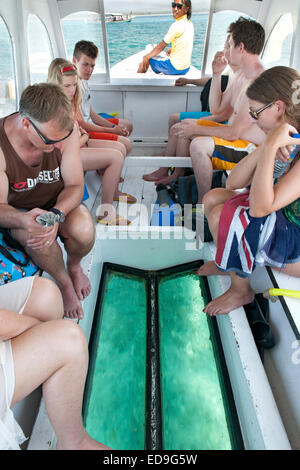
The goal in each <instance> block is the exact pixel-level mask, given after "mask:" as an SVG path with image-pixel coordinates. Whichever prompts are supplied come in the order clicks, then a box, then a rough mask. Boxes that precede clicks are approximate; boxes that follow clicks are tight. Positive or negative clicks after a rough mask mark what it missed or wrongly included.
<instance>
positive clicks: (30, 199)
mask: <svg viewBox="0 0 300 470" xmlns="http://www.w3.org/2000/svg"><path fill="white" fill-rule="evenodd" d="M6 117H8V116H6ZM6 117H4V118H2V119H0V147H1V149H2V151H3V154H4V158H5V161H6V174H7V178H8V182H9V191H8V204H10V205H11V206H13V207H15V208H17V209H28V210H30V209H34V208H35V207H39V208H40V209H45V210H48V209H50V208H51V207H53V206H54V205H55V203H56V199H57V197H58V195H59V193H60V192H61V191H62V190H63V188H64V182H63V179H62V177H61V173H60V164H61V157H62V156H61V152H60V150H59V149H57V148H55V149H54V150H53V152H50V153H46V152H45V153H43V156H42V159H41V162H40V164H39V165H38V166H34V167H31V166H28V165H26V163H24V162H23V160H22V159H21V158H20V157H19V155H18V154H17V153H16V151H15V149H14V148H13V146H12V145H11V143H10V141H9V140H8V137H7V135H6V133H5V130H4V121H5V119H6Z"/></svg>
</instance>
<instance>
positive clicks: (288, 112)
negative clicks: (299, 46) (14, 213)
mask: <svg viewBox="0 0 300 470" xmlns="http://www.w3.org/2000/svg"><path fill="white" fill-rule="evenodd" d="M299 80H300V74H299V73H298V72H297V71H296V70H293V69H291V68H289V67H273V68H271V69H269V70H266V71H265V72H263V73H262V74H261V75H260V76H259V77H258V78H257V79H256V80H255V81H254V82H253V83H252V84H251V85H250V86H249V88H248V90H247V97H248V100H249V106H250V109H249V112H250V114H251V116H252V117H253V118H254V119H255V120H256V122H257V124H258V125H259V127H260V128H261V129H262V130H263V131H264V132H265V133H266V139H265V141H264V143H263V144H262V145H261V146H260V147H259V148H257V149H256V150H255V151H254V152H253V153H251V154H249V155H248V156H246V157H245V158H244V159H243V160H241V161H240V162H239V163H238V164H237V165H236V166H235V167H234V168H233V170H232V171H231V173H230V175H229V177H228V179H227V183H226V189H221V188H220V189H219V188H218V189H214V190H211V191H209V192H208V193H207V194H206V195H205V196H204V199H203V203H204V209H205V214H206V216H207V219H208V222H209V227H210V230H211V233H212V235H213V238H214V241H215V243H216V245H217V252H216V257H215V261H210V262H208V263H206V264H204V265H203V266H202V267H201V268H200V269H199V271H198V275H200V276H208V275H217V274H229V275H230V278H231V286H230V288H229V289H228V290H227V291H226V292H225V293H224V294H223V295H221V296H220V297H217V298H216V299H214V300H212V301H211V302H210V303H209V304H208V305H207V306H206V307H205V309H204V312H205V313H207V314H209V315H219V314H226V313H229V312H230V311H232V310H234V309H235V308H238V307H240V306H242V305H246V304H248V303H250V302H252V300H253V299H254V291H253V290H252V288H251V286H250V282H249V278H250V276H251V274H252V272H253V270H254V269H255V266H256V265H265V266H272V267H273V268H275V269H278V270H280V271H282V272H284V273H286V274H288V275H291V276H296V277H299V276H300V189H299V178H300V162H299V157H300V154H299V153H298V152H297V150H298V149H297V148H296V146H297V144H298V145H300V140H299V139H297V138H296V137H295V135H297V134H298V131H299V130H300V105H299V99H298V94H299V90H297V86H298V85H297V84H299ZM291 153H292V156H293V158H291ZM275 159H278V160H280V161H283V162H288V163H289V165H288V166H287V169H286V171H285V173H284V174H283V175H282V176H280V177H279V178H277V179H274V162H275ZM240 188H247V189H246V190H244V191H243V192H238V193H237V192H236V190H238V189H240Z"/></svg>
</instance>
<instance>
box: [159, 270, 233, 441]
mask: <svg viewBox="0 0 300 470" xmlns="http://www.w3.org/2000/svg"><path fill="white" fill-rule="evenodd" d="M200 282H201V281H200V280H199V277H198V276H196V275H195V274H193V273H187V274H186V273H185V274H181V275H174V276H171V277H167V278H165V279H163V280H161V282H160V283H159V323H160V358H161V365H160V367H161V389H162V420H163V444H164V449H166V450H175V449H180V450H182V449H190V450H199V449H205V450H212V449H214V450H219V449H224V450H227V449H231V441H230V435H229V431H228V426H227V420H226V414H225V409H224V404H223V396H222V390H221V386H220V382H219V377H218V370H217V366H216V360H215V355H214V350H213V346H212V342H211V333H210V328H209V325H208V321H210V319H209V318H208V317H207V315H206V314H204V313H203V312H202V310H203V308H204V306H205V303H204V299H203V297H202V292H201V289H200V285H199V284H200Z"/></svg>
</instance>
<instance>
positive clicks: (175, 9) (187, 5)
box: [137, 0, 194, 75]
mask: <svg viewBox="0 0 300 470" xmlns="http://www.w3.org/2000/svg"><path fill="white" fill-rule="evenodd" d="M171 6H172V13H173V18H174V19H175V22H174V23H173V24H172V25H171V26H170V28H169V31H168V32H167V34H166V35H165V37H164V39H163V41H161V42H160V43H159V44H158V45H157V46H156V47H154V49H152V51H151V52H149V53H148V54H146V55H145V56H144V57H143V61H142V62H141V64H140V65H139V68H138V71H137V72H138V73H146V72H147V70H148V68H149V66H151V68H152V70H153V72H155V73H163V74H165V75H185V74H186V73H187V72H188V71H189V69H190V64H191V57H192V51H193V41H194V26H193V23H192V22H191V21H190V18H191V16H192V2H191V0H176V2H172V3H171ZM170 43H172V48H171V49H168V50H167V56H166V57H165V56H163V55H161V56H160V55H159V54H160V53H161V52H162V51H163V50H164V49H165V48H166V47H167V45H168V44H170Z"/></svg>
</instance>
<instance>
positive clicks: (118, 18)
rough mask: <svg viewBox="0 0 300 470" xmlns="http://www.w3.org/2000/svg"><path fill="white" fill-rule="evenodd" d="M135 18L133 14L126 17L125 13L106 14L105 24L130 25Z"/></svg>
mask: <svg viewBox="0 0 300 470" xmlns="http://www.w3.org/2000/svg"><path fill="white" fill-rule="evenodd" d="M133 18H135V16H134V15H133V14H132V13H129V14H128V15H124V14H123V13H106V14H105V23H128V22H130V21H131V20H133Z"/></svg>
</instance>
